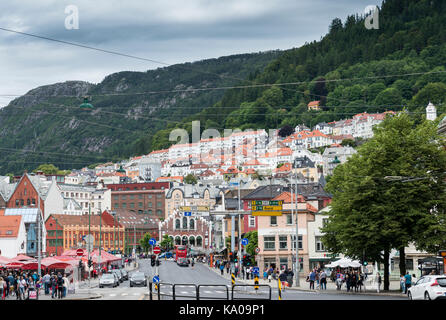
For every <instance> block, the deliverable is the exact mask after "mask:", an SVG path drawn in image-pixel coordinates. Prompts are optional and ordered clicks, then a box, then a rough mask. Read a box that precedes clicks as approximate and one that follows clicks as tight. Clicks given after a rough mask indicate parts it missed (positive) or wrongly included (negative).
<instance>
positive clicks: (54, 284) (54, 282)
mask: <svg viewBox="0 0 446 320" xmlns="http://www.w3.org/2000/svg"><path fill="white" fill-rule="evenodd" d="M56 288H57V279H56V276H55V275H54V274H53V275H52V276H51V298H52V299H54V297H55V296H56Z"/></svg>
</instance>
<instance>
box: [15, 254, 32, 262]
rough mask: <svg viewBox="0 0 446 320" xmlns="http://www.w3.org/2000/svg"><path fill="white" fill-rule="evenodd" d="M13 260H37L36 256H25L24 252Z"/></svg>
mask: <svg viewBox="0 0 446 320" xmlns="http://www.w3.org/2000/svg"><path fill="white" fill-rule="evenodd" d="M12 260H13V261H31V260H35V259H34V258H31V257H28V256H25V255H24V254H19V255H18V256H17V257H15V258H12Z"/></svg>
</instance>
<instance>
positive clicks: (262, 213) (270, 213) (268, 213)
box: [251, 211, 283, 217]
mask: <svg viewBox="0 0 446 320" xmlns="http://www.w3.org/2000/svg"><path fill="white" fill-rule="evenodd" d="M282 213H283V212H282V211H252V212H251V215H252V216H254V217H255V216H281V215H282Z"/></svg>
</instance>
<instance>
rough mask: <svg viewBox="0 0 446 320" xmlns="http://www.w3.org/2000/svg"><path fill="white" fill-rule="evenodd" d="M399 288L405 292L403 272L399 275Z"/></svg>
mask: <svg viewBox="0 0 446 320" xmlns="http://www.w3.org/2000/svg"><path fill="white" fill-rule="evenodd" d="M400 289H401V293H406V278H405V277H404V274H401V275H400Z"/></svg>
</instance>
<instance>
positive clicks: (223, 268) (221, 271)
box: [220, 263, 225, 275]
mask: <svg viewBox="0 0 446 320" xmlns="http://www.w3.org/2000/svg"><path fill="white" fill-rule="evenodd" d="M224 270H225V266H224V265H223V263H222V264H221V265H220V273H221V275H223V273H224Z"/></svg>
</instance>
